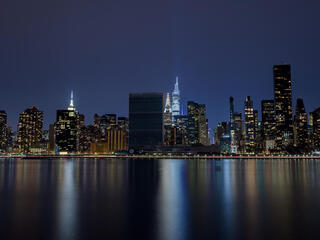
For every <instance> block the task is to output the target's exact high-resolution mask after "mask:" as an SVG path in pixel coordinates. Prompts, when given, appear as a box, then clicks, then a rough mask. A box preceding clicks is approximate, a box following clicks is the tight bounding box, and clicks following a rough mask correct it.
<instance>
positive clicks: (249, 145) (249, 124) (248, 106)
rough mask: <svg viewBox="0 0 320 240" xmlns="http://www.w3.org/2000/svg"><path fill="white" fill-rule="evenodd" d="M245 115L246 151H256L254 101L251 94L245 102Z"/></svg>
mask: <svg viewBox="0 0 320 240" xmlns="http://www.w3.org/2000/svg"><path fill="white" fill-rule="evenodd" d="M244 117H245V152H246V153H254V146H255V118H254V112H253V102H252V100H251V99H250V96H247V97H246V101H245V102H244Z"/></svg>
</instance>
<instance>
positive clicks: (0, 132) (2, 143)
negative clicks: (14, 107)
mask: <svg viewBox="0 0 320 240" xmlns="http://www.w3.org/2000/svg"><path fill="white" fill-rule="evenodd" d="M7 135H8V134H7V113H6V112H5V111H4V110H0V152H1V151H5V150H6V148H7Z"/></svg>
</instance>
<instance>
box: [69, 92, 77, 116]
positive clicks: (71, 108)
mask: <svg viewBox="0 0 320 240" xmlns="http://www.w3.org/2000/svg"><path fill="white" fill-rule="evenodd" d="M68 110H71V111H74V110H76V109H75V107H74V104H73V90H72V91H71V96H70V105H69V107H68Z"/></svg>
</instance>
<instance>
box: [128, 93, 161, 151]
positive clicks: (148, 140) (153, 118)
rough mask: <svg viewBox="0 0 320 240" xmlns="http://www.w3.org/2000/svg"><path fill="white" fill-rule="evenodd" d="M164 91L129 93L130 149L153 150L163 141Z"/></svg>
mask: <svg viewBox="0 0 320 240" xmlns="http://www.w3.org/2000/svg"><path fill="white" fill-rule="evenodd" d="M163 110H164V108H163V93H139V94H130V95H129V150H135V151H140V150H153V149H154V148H155V147H156V146H160V145H162V143H163Z"/></svg>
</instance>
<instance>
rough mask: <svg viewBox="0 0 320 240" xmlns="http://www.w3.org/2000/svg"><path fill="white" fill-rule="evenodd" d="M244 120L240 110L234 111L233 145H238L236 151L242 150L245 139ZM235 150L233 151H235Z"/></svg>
mask: <svg viewBox="0 0 320 240" xmlns="http://www.w3.org/2000/svg"><path fill="white" fill-rule="evenodd" d="M242 126H243V122H242V114H241V113H238V112H234V113H233V131H234V133H233V143H232V146H233V147H234V146H236V152H241V149H242V147H243V146H242V145H241V143H242V141H243V127H242ZM234 152H235V151H233V153H234Z"/></svg>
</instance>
